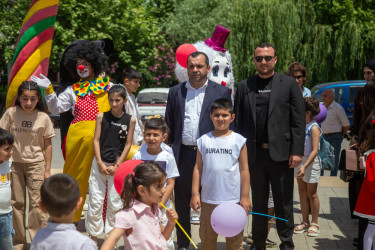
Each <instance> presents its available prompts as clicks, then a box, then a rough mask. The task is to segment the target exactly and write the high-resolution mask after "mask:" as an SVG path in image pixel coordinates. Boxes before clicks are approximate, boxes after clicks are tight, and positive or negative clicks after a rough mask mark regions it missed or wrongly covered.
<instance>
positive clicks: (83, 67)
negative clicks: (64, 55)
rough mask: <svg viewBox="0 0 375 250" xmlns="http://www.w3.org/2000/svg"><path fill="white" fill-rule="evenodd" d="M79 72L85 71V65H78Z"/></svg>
mask: <svg viewBox="0 0 375 250" xmlns="http://www.w3.org/2000/svg"><path fill="white" fill-rule="evenodd" d="M77 68H78V69H79V70H81V71H82V70H84V69H85V66H83V65H78V67H77Z"/></svg>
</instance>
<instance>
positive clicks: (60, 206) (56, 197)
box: [40, 174, 81, 217]
mask: <svg viewBox="0 0 375 250" xmlns="http://www.w3.org/2000/svg"><path fill="white" fill-rule="evenodd" d="M40 196H41V200H42V203H43V205H44V207H45V209H46V210H47V212H48V213H49V214H50V215H52V216H54V217H61V216H63V215H67V214H69V213H71V212H72V211H73V209H74V208H75V206H76V205H77V202H78V200H79V197H80V196H81V193H80V191H79V186H78V182H77V181H76V180H75V179H74V178H73V177H72V176H70V175H67V174H55V175H52V176H51V177H49V178H48V179H46V180H45V181H44V182H43V184H42V187H41V188H40Z"/></svg>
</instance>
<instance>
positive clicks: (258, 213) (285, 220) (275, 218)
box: [249, 212, 288, 221]
mask: <svg viewBox="0 0 375 250" xmlns="http://www.w3.org/2000/svg"><path fill="white" fill-rule="evenodd" d="M249 214H257V215H263V216H267V217H271V218H275V219H278V220H283V221H288V220H286V219H282V218H279V217H276V216H272V215H268V214H261V213H255V212H249Z"/></svg>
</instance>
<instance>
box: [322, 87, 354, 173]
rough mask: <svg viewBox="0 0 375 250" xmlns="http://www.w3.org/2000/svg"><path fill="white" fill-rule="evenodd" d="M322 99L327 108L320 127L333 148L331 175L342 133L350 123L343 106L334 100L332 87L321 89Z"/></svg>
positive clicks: (336, 159) (336, 165)
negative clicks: (333, 159)
mask: <svg viewBox="0 0 375 250" xmlns="http://www.w3.org/2000/svg"><path fill="white" fill-rule="evenodd" d="M322 101H323V103H324V106H326V108H327V118H326V119H325V120H324V122H322V124H321V127H322V130H323V136H324V139H326V140H327V141H328V142H329V143H330V144H331V145H332V147H333V148H334V149H335V168H334V169H333V170H332V171H331V176H337V168H338V163H339V157H340V150H341V143H342V139H343V137H344V134H345V133H346V132H347V131H348V129H349V126H350V123H349V120H348V117H347V116H346V114H345V110H344V108H343V107H341V105H340V104H338V103H337V102H335V93H334V92H333V90H332V89H327V90H324V91H323V93H322ZM323 174H324V171H323V170H322V175H323Z"/></svg>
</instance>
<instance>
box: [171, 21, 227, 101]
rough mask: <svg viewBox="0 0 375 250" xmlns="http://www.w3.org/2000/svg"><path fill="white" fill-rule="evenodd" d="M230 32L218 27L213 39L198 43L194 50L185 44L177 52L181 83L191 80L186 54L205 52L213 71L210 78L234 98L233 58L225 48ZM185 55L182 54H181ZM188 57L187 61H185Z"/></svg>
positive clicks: (177, 71) (176, 70)
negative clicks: (226, 89)
mask: <svg viewBox="0 0 375 250" xmlns="http://www.w3.org/2000/svg"><path fill="white" fill-rule="evenodd" d="M229 33H230V30H229V29H227V28H225V27H223V26H221V25H217V26H216V28H215V31H214V33H213V34H212V37H211V38H208V39H205V40H204V41H198V42H196V43H194V44H193V46H194V47H195V48H196V50H194V49H193V48H192V47H191V46H189V44H183V45H181V46H180V47H179V48H178V49H177V50H176V61H177V63H176V68H175V74H176V77H177V79H178V81H179V82H186V81H187V80H188V79H189V78H188V75H187V71H186V63H187V57H188V55H187V56H186V55H185V54H186V53H188V52H190V53H189V55H190V54H191V53H192V52H194V51H200V52H204V53H205V54H206V55H207V56H208V59H209V61H210V66H211V71H210V74H209V75H208V78H209V79H210V80H211V81H214V82H216V83H218V84H221V85H223V86H225V87H227V88H229V89H230V90H231V93H232V100H233V98H234V76H233V71H232V69H233V65H232V56H231V54H230V53H229V51H228V50H227V49H225V48H224V44H225V41H226V40H227V38H228V36H229ZM180 51H181V52H183V53H181V52H180ZM185 57H186V60H184V59H185Z"/></svg>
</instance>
